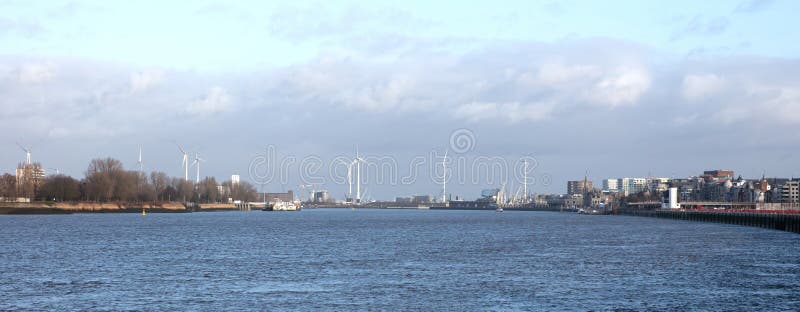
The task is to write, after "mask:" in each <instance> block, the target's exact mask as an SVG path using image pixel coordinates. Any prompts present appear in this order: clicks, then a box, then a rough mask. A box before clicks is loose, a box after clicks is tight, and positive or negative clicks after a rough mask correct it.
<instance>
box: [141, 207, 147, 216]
mask: <svg viewBox="0 0 800 312" xmlns="http://www.w3.org/2000/svg"><path fill="white" fill-rule="evenodd" d="M142 215H143V216H146V215H147V211H145V210H144V208H142Z"/></svg>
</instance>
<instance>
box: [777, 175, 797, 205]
mask: <svg viewBox="0 0 800 312" xmlns="http://www.w3.org/2000/svg"><path fill="white" fill-rule="evenodd" d="M780 190H781V191H780V193H781V202H782V203H795V204H796V203H798V202H800V197H798V196H800V179H792V180H789V181H786V183H784V184H783V185H781V189H780Z"/></svg>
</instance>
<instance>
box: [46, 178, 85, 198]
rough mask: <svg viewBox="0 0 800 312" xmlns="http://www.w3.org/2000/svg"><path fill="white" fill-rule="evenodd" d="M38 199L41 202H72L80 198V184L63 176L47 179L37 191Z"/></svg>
mask: <svg viewBox="0 0 800 312" xmlns="http://www.w3.org/2000/svg"><path fill="white" fill-rule="evenodd" d="M38 197H39V198H40V199H43V200H55V201H74V200H78V199H80V197H81V193H80V182H78V180H75V179H73V178H72V177H69V176H65V175H61V174H59V175H55V176H49V177H47V178H46V179H45V180H44V182H43V183H42V186H41V187H40V189H39V192H38Z"/></svg>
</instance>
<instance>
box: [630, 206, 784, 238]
mask: <svg viewBox="0 0 800 312" xmlns="http://www.w3.org/2000/svg"><path fill="white" fill-rule="evenodd" d="M619 214H622V215H631V216H641V217H653V218H664V219H675V220H687V221H700V222H716V223H725V224H735V225H744V226H753V227H760V228H766V229H773V230H779V231H787V232H792V233H800V211H798V210H787V211H759V210H738V211H737V210H728V211H725V210H722V211H714V210H669V209H655V210H649V209H621V210H620V211H619Z"/></svg>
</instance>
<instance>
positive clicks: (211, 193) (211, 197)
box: [196, 177, 219, 203]
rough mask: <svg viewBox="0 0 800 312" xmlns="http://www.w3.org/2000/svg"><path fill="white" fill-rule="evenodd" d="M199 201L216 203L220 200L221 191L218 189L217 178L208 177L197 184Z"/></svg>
mask: <svg viewBox="0 0 800 312" xmlns="http://www.w3.org/2000/svg"><path fill="white" fill-rule="evenodd" d="M196 193H197V196H196V197H197V201H199V202H204V203H216V202H218V200H219V191H218V190H217V180H216V179H214V178H213V177H211V178H209V177H206V178H205V179H203V181H201V182H200V184H198V185H197V190H196Z"/></svg>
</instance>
